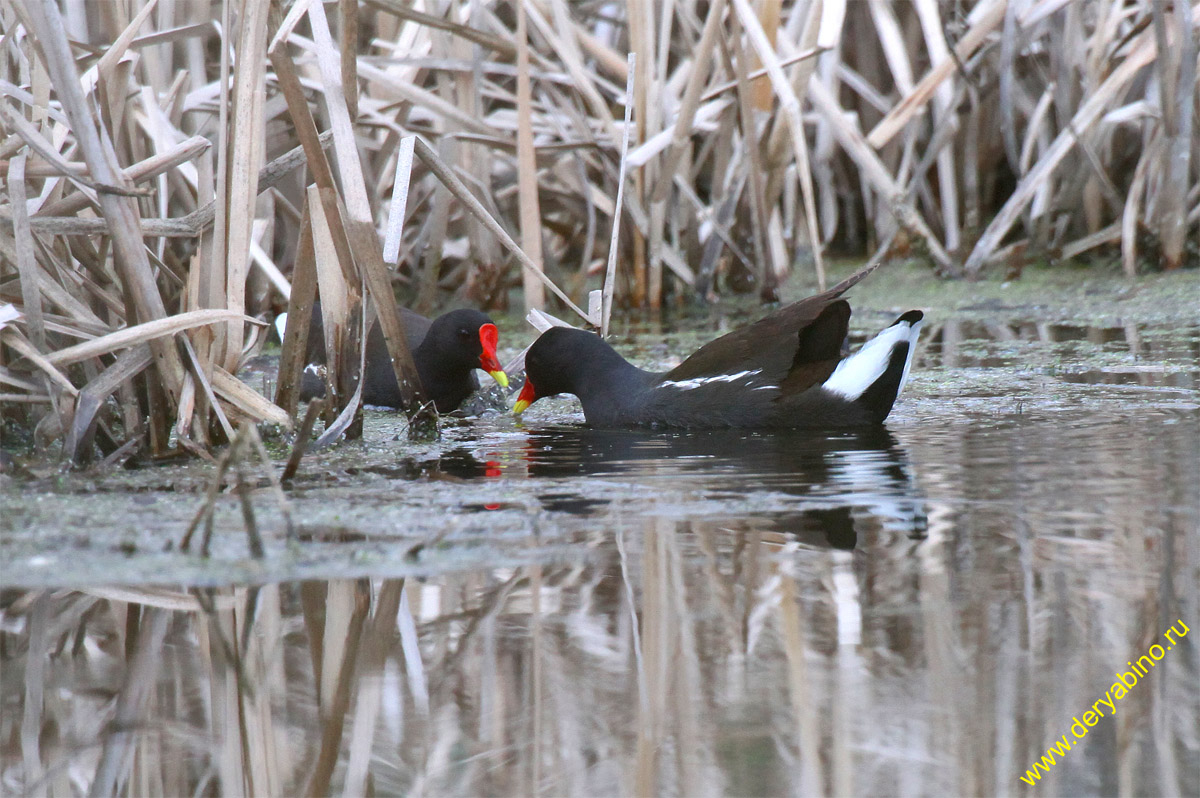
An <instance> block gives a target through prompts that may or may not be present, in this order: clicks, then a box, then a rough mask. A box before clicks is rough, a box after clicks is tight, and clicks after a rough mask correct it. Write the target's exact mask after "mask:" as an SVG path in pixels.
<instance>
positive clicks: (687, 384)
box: [513, 278, 922, 429]
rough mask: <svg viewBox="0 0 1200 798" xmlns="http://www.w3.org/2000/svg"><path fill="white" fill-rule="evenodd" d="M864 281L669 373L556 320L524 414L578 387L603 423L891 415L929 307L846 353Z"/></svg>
mask: <svg viewBox="0 0 1200 798" xmlns="http://www.w3.org/2000/svg"><path fill="white" fill-rule="evenodd" d="M857 281H858V279H857V278H856V279H853V280H852V281H851V280H847V281H845V282H844V283H842V284H841V285H838V286H836V287H834V288H832V289H830V290H829V291H826V292H825V293H823V294H818V295H817V296H813V297H809V298H808V299H803V300H801V301H799V302H796V303H794V304H791V305H788V306H787V307H784V308H780V309H779V310H777V311H775V312H774V313H772V314H770V315H769V316H767V317H766V318H763V319H760V320H759V321H757V322H755V323H753V324H750V325H748V326H746V327H742V328H740V329H738V330H734V331H733V332H731V333H729V334H727V335H724V336H722V337H720V338H718V339H716V340H715V341H711V342H709V343H708V344H705V345H704V346H703V347H701V348H700V349H699V350H697V351H696V353H695V354H693V355H692V356H691V357H689V358H688V359H687V360H685V361H683V362H682V363H681V364H679V365H678V366H677V367H675V368H674V369H672V370H671V371H668V372H666V373H656V372H651V371H644V370H642V369H640V368H638V367H636V366H634V365H633V364H632V363H629V362H628V361H627V360H625V358H623V357H621V355H619V354H618V353H617V352H616V350H614V349H613V348H612V347H611V346H609V345H608V344H607V343H605V342H604V341H603V340H602V339H601V338H600V337H599V336H597V335H595V334H594V333H590V332H586V331H584V330H576V329H572V328H567V327H553V328H551V329H549V330H547V331H546V332H545V333H543V334H542V335H541V337H540V338H538V339H537V341H535V342H534V344H533V346H532V347H530V349H529V351H528V353H526V355H525V374H526V379H525V387H524V388H523V389H522V390H521V393H520V395H519V396H518V398H517V403H516V405H514V407H513V411H514V412H515V413H518V414H520V413H521V412H523V411H524V410H525V409H526V408H527V407H529V405H530V404H532V403H533V402H535V401H537V400H538V399H540V398H542V397H545V396H553V395H555V394H559V393H571V394H575V395H576V396H578V397H579V399H580V401H581V402H582V403H583V414H584V417H585V418H586V420H587V423H588V425H589V426H592V427H607V428H614V427H683V428H709V429H711V428H721V427H739V428H771V427H776V428H780V427H787V428H795V429H835V428H846V427H866V426H873V425H878V424H882V423H883V420H884V419H885V418H887V416H888V413H890V412H891V410H892V404H893V403H894V402H895V401H896V396H897V395H898V394H899V393H900V389H901V388H902V387H903V386H904V382H905V380H906V379H907V377H908V371H909V368H910V366H911V365H912V356H913V350H914V348H915V345H916V342H917V335H918V333H919V331H920V327H921V318H922V313H921V311H919V310H910V311H908V312H907V313H905V314H904V315H902V316H900V318H898V319H896V321H895V322H894V323H893V324H892V325H891V326H890V327H888V328H887V329H886V330H884V331H883V332H881V333H880V334H879V335H877V336H875V338H873V339H871V340H870V341H868V342H867V343H866V344H865V345H863V347H862V348H861V349H860V350H859V351H858V352H856V353H855V354H853V355H851V356H850V357H845V358H843V348H842V347H843V344H844V342H845V340H846V331H847V329H848V327H849V323H850V304H849V303H848V302H846V300H844V299H840V298H839V295H840V294H841V293H842V292H844V291H845V290H846V289H847V288H849V287H850V285H853V284H854V283H855V282H857Z"/></svg>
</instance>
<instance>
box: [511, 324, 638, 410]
mask: <svg viewBox="0 0 1200 798" xmlns="http://www.w3.org/2000/svg"><path fill="white" fill-rule="evenodd" d="M609 363H619V364H624V363H625V361H624V359H623V358H622V357H621V356H620V355H618V354H617V353H616V351H615V350H614V349H613V348H612V347H611V346H609V345H608V344H606V343H605V342H604V341H603V340H602V339H601V338H600V336H598V335H596V334H595V333H590V332H586V331H584V330H576V329H574V328H572V327H551V328H550V329H549V330H546V332H544V333H542V334H541V336H540V337H539V338H538V339H537V340H536V341H534V342H533V346H531V347H529V351H528V352H526V353H525V387H524V388H522V389H521V395H520V396H519V397H517V403H516V405H514V406H513V411H514V412H516V413H521V412H524V410H525V408H527V407H529V405H531V404H533V403H534V402H536V401H537V400H538V399H542V398H544V397H547V396H554V395H555V394H560V393H573V394H575V395H576V396H578V395H579V391H580V389H581V388H582V386H583V385H584V384H585V383H586V382H587V380H588V378H589V377H591V376H595V375H599V374H601V373H603V371H604V369H605V366H606V365H607V364H609Z"/></svg>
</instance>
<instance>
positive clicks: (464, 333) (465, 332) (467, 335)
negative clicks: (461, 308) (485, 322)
mask: <svg viewBox="0 0 1200 798" xmlns="http://www.w3.org/2000/svg"><path fill="white" fill-rule="evenodd" d="M458 337H459V338H470V337H471V331H470V330H468V329H465V328H462V327H460V328H459V330H458Z"/></svg>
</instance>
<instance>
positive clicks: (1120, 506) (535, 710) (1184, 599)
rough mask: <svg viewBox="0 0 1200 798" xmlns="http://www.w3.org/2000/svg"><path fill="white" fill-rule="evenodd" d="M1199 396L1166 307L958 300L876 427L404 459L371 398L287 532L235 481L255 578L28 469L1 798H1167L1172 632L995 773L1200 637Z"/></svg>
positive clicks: (503, 428)
mask: <svg viewBox="0 0 1200 798" xmlns="http://www.w3.org/2000/svg"><path fill="white" fill-rule="evenodd" d="M893 310H894V309H890V308H887V307H883V308H881V309H879V310H877V311H876V312H874V313H872V312H870V310H869V309H868V310H867V311H866V312H859V313H858V315H856V325H857V327H858V329H859V332H860V333H861V332H862V331H864V330H873V329H878V328H879V327H880V326H883V325H884V324H886V322H887V319H888V316H889V314H891V313H893ZM723 323H724V322H720V323H718V324H717V325H716V326H717V327H719V326H720V324H723ZM713 331H715V329H713V330H709V329H705V330H704V331H702V332H700V333H695V335H697V336H698V337H700V338H707V337H710V335H711V332H713ZM692 334H693V333H691V332H686V331H682V332H676V331H674V330H671V329H668V330H666V332H665V335H659V334H657V333H655V334H649V333H648V332H647V331H646V330H644V329H637V328H629V329H627V330H625V331H624V340H623V348H625V349H626V351H630V352H633V353H634V354H635V355H636V356H637V357H638V358H639V359H640V360H641V362H643V363H644V364H647V365H665V364H669V363H670V362H671V361H672V360H673V359H678V358H679V357H680V356H682V355H684V354H686V352H687V351H688V347H687V346H686V345H684V343H685V341H686V340H687V336H689V335H692ZM859 339H860V340H861V334H860V335H859ZM664 341H666V343H665V344H664V343H663V342H664ZM1198 374H1200V330H1198V329H1197V327H1196V326H1195V325H1194V324H1188V323H1186V322H1184V323H1171V324H1167V323H1160V322H1156V321H1153V320H1152V321H1149V322H1145V321H1138V320H1137V319H1133V320H1129V321H1123V322H1122V323H1120V324H1104V323H1098V324H1087V323H1079V322H1078V321H1077V320H1074V319H1067V320H1065V321H1064V322H1063V323H1061V324H1057V323H1046V322H1039V321H1034V320H1032V319H1031V318H1030V317H1028V316H1027V315H1026V314H1025V311H1024V309H1023V308H1015V309H1012V310H1010V311H1009V312H998V311H997V309H996V308H994V307H989V306H984V307H983V308H981V309H979V310H976V311H969V310H967V311H961V312H956V313H951V314H945V315H944V316H943V317H942V319H941V320H940V321H939V322H937V323H935V324H933V325H931V329H929V331H928V333H927V335H926V337H925V339H924V343H923V345H922V349H921V351H920V360H919V362H918V365H917V368H916V369H915V370H914V379H913V381H912V383H911V385H910V388H909V390H908V392H907V394H906V397H905V399H904V400H903V401H902V402H901V403H900V404H899V405H898V407H897V409H896V411H895V412H894V413H893V416H892V417H891V419H889V423H888V426H887V429H885V430H878V431H875V432H871V433H861V434H845V433H839V434H836V435H828V436H821V435H797V434H770V435H763V434H755V433H741V432H707V433H670V434H647V433H640V432H602V431H592V430H587V429H584V428H582V427H581V426H580V425H579V423H578V422H579V420H580V416H579V414H578V409H577V405H574V404H573V403H571V402H568V401H566V400H554V401H543V402H539V403H538V404H537V405H535V406H534V408H533V409H532V410H531V411H530V412H529V413H528V414H527V416H528V417H527V419H526V421H525V422H523V423H515V422H513V421H512V420H511V419H509V418H507V417H504V416H502V415H498V414H491V415H485V416H484V417H482V418H480V419H477V420H472V421H465V422H455V423H453V424H451V425H450V426H449V427H448V428H447V429H446V430H445V434H444V437H443V440H442V441H441V442H439V443H437V444H431V445H425V446H414V445H412V444H410V443H408V442H407V441H406V440H405V439H404V437H403V429H402V426H403V425H402V423H401V422H399V421H398V420H397V419H396V418H395V417H394V416H392V415H390V414H382V413H372V414H370V415H369V418H368V423H367V437H366V440H365V441H364V442H361V443H352V444H346V445H343V446H340V447H337V448H335V449H333V450H330V451H328V452H325V453H321V454H318V455H315V456H313V457H311V458H309V459H306V461H305V464H304V465H303V466H302V468H301V473H300V475H299V476H298V477H297V479H296V480H295V482H294V484H293V485H292V486H291V487H290V488H289V489H288V491H287V493H288V506H289V508H290V512H291V515H292V518H293V520H294V524H295V531H296V535H295V536H294V538H293V539H291V540H289V539H287V537H286V536H285V535H284V534H283V529H284V526H283V520H282V516H281V514H280V510H279V506H278V504H277V502H276V500H275V498H274V494H273V492H272V490H271V489H270V487H269V485H268V483H267V482H266V480H265V479H263V478H262V473H261V469H256V468H255V467H251V466H248V467H247V473H248V478H249V479H251V480H252V482H253V484H254V485H255V486H256V487H255V489H254V490H253V492H252V503H253V508H254V512H255V523H256V525H257V527H258V528H259V529H260V531H261V533H262V536H263V539H264V545H265V546H266V550H267V556H266V557H265V558H264V559H262V560H256V559H254V558H252V557H251V556H250V555H249V550H248V545H247V538H246V534H245V532H244V522H243V516H242V513H241V510H240V508H239V506H238V503H237V500H236V498H235V497H234V496H233V495H232V494H230V495H225V496H222V497H221V498H220V500H219V501H218V502H217V505H216V508H215V514H214V525H213V528H214V532H213V539H212V544H211V552H210V557H208V558H204V557H201V556H200V554H199V553H198V551H197V544H195V543H194V544H193V547H192V550H191V551H190V552H183V551H180V549H179V541H180V539H181V538H182V535H183V532H184V530H185V529H186V528H187V526H188V524H189V523H190V522H191V521H192V519H193V517H194V516H195V515H196V513H197V510H198V509H199V507H200V506H201V504H202V502H203V496H204V490H205V488H206V486H207V483H208V480H209V479H210V478H211V473H212V472H211V469H210V468H209V467H207V466H203V465H197V464H191V465H184V466H172V467H162V468H154V469H144V470H140V471H137V472H133V473H98V474H85V475H70V476H61V475H58V474H57V473H54V472H47V471H45V470H39V469H38V468H36V467H32V466H31V467H30V471H29V473H26V474H24V475H21V476H18V477H13V478H9V479H8V480H7V481H6V482H5V484H4V485H3V488H2V489H3V491H4V493H3V501H4V519H5V522H4V529H3V537H2V538H0V541H2V543H3V552H2V554H3V563H4V566H3V568H4V574H3V579H4V583H5V585H6V586H7V587H6V589H5V590H4V591H3V594H2V601H0V605H2V606H3V613H2V616H0V658H2V661H0V665H2V666H3V671H2V674H3V679H2V692H0V707H2V708H3V713H2V716H3V719H2V720H0V738H2V739H4V740H5V741H6V742H5V744H4V746H3V747H2V748H0V785H2V786H0V789H2V790H3V792H4V793H5V794H22V793H27V794H47V795H60V794H61V795H66V794H78V793H81V792H87V791H89V790H93V789H94V790H98V791H101V792H102V791H104V789H103V788H105V787H111V786H112V785H123V786H121V790H122V791H123V792H125V793H127V794H135V795H143V794H145V795H149V794H169V795H183V794H234V793H239V792H245V793H249V794H276V795H283V794H300V793H301V792H305V791H313V792H319V793H320V792H337V793H342V794H347V795H357V794H363V793H365V792H367V791H372V792H373V793H374V794H412V795H416V794H432V795H485V794H488V795H490V794H502V795H508V794H513V795H535V794H541V795H616V794H674V795H689V796H691V795H708V794H712V795H717V794H728V795H790V794H795V795H817V794H836V795H948V794H949V795H992V794H996V795H1004V794H1018V793H1020V794H1030V795H1034V794H1037V795H1068V794H1079V795H1091V794H1102V795H1182V794H1195V785H1196V784H1198V783H1200V691H1197V690H1196V685H1197V684H1198V683H1200V656H1198V649H1197V641H1200V637H1198V636H1197V635H1196V634H1191V635H1188V636H1185V637H1183V638H1181V639H1179V640H1178V644H1177V645H1173V647H1172V648H1171V649H1170V650H1164V655H1163V657H1162V658H1161V659H1160V660H1156V662H1155V665H1154V667H1153V670H1152V671H1149V672H1148V673H1147V675H1146V676H1144V677H1142V679H1141V680H1140V681H1139V682H1138V683H1137V684H1136V686H1134V687H1132V688H1131V689H1130V690H1129V692H1128V695H1127V696H1126V697H1125V698H1123V699H1121V700H1120V701H1117V702H1116V703H1115V705H1114V706H1115V710H1116V713H1115V716H1114V715H1111V714H1109V712H1108V710H1107V708H1104V714H1105V716H1104V717H1101V718H1100V719H1099V720H1098V721H1097V722H1096V724H1095V725H1094V726H1090V727H1087V728H1086V734H1085V736H1084V737H1083V738H1082V739H1078V738H1075V737H1070V740H1071V741H1073V742H1074V747H1072V748H1071V749H1070V751H1069V753H1067V754H1066V755H1065V757H1059V760H1058V763H1057V764H1056V765H1054V766H1051V767H1050V768H1049V770H1048V772H1046V773H1043V774H1041V775H1042V781H1041V783H1038V784H1037V785H1036V786H1032V787H1031V786H1028V785H1026V784H1025V783H1023V782H1022V781H1021V780H1020V777H1021V776H1023V775H1025V773H1026V770H1027V769H1028V768H1030V767H1031V765H1032V763H1033V762H1034V761H1035V760H1038V759H1040V758H1041V757H1042V755H1043V754H1045V752H1046V749H1047V748H1048V747H1049V746H1050V745H1051V744H1053V743H1055V742H1056V741H1058V740H1060V739H1061V738H1062V737H1063V735H1070V732H1071V728H1072V723H1073V720H1074V719H1075V718H1076V717H1078V718H1080V719H1082V717H1083V713H1084V712H1085V711H1087V710H1089V709H1093V707H1094V704H1095V702H1096V701H1097V699H1098V698H1101V697H1103V696H1104V695H1105V694H1106V691H1110V689H1111V686H1112V684H1113V682H1114V681H1115V680H1116V679H1117V678H1119V676H1120V674H1122V673H1124V672H1126V671H1129V670H1130V669H1131V668H1132V665H1131V664H1127V663H1132V662H1134V661H1136V660H1137V659H1138V658H1139V657H1141V656H1143V655H1146V654H1147V652H1148V651H1149V650H1150V647H1151V646H1152V645H1154V644H1156V643H1162V644H1163V645H1164V646H1165V645H1166V642H1167V638H1164V637H1163V632H1164V631H1165V630H1167V629H1169V628H1171V627H1172V624H1179V623H1182V624H1184V625H1186V627H1188V628H1189V629H1198V628H1200V593H1198V588H1197V585H1198V583H1200V538H1198V535H1197V530H1198V529H1200V409H1198V408H1200V401H1198V397H1197V385H1198V384H1200V380H1198ZM1178 628H1179V627H1178V625H1177V626H1176V629H1178ZM1101 706H1102V707H1103V705H1101ZM1080 728H1084V727H1083V726H1081V727H1080Z"/></svg>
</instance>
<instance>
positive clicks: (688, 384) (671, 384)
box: [661, 369, 762, 391]
mask: <svg viewBox="0 0 1200 798" xmlns="http://www.w3.org/2000/svg"><path fill="white" fill-rule="evenodd" d="M760 371H762V369H754V371H739V372H738V373H737V374H718V375H717V376H715V377H696V378H695V379H691V380H680V381H679V382H676V381H675V380H667V381H666V382H664V383H663V384H662V386H661V387H663V388H678V389H679V390H681V391H690V390H692V389H693V388H700V387H702V386H705V385H708V384H709V383H714V382H736V381H738V380H740V379H742V378H743V377H751V376H753V375H755V374H757V373H759V372H760Z"/></svg>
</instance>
